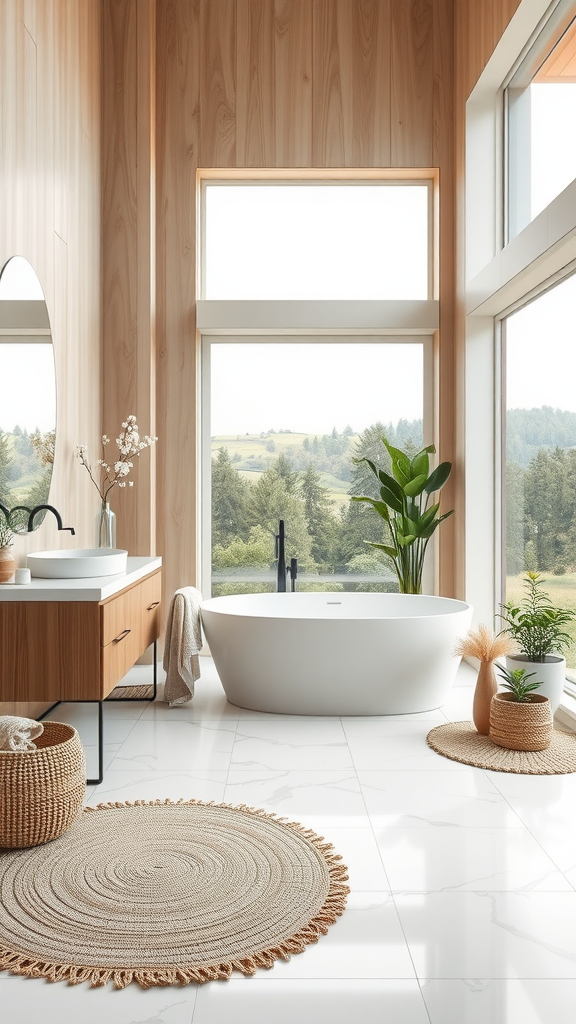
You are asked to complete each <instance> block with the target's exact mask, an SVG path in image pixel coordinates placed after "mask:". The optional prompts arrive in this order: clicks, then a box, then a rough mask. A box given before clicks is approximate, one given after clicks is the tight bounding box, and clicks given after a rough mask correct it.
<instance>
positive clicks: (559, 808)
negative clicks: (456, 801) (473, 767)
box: [486, 772, 576, 830]
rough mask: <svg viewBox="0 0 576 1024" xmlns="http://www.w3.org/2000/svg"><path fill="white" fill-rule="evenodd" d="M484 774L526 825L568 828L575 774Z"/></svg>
mask: <svg viewBox="0 0 576 1024" xmlns="http://www.w3.org/2000/svg"><path fill="white" fill-rule="evenodd" d="M486 775H487V776H488V777H489V778H490V779H491V781H492V782H493V784H494V786H495V787H496V789H497V790H498V792H499V793H501V794H502V796H503V797H504V798H505V800H506V801H507V802H508V803H509V805H510V807H512V808H513V809H514V811H515V812H516V814H517V815H518V817H519V818H520V819H521V820H522V821H523V822H524V824H525V825H527V826H528V828H529V829H531V830H532V829H549V828H552V827H559V828H562V827H564V828H566V829H570V828H571V825H572V823H573V821H574V808H575V807H576V774H569V775H511V774H508V773H507V772H487V773H486Z"/></svg>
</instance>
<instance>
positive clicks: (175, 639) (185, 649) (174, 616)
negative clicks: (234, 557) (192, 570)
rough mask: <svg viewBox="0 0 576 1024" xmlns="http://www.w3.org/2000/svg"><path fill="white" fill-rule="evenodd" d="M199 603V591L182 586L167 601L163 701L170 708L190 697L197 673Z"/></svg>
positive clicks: (199, 643)
mask: <svg viewBox="0 0 576 1024" xmlns="http://www.w3.org/2000/svg"><path fill="white" fill-rule="evenodd" d="M201 602H202V594H201V593H200V591H199V590H196V588H195V587H182V589H181V590H177V591H176V593H175V594H174V597H173V598H172V601H171V602H170V608H169V610H168V622H167V624H166V644H165V647H164V668H165V670H166V684H165V686H164V700H165V701H166V702H167V703H168V704H169V705H170V707H174V706H175V705H177V704H185V703H186V701H189V700H191V698H192V697H193V696H194V683H195V682H196V680H197V679H198V678H199V676H200V659H199V658H198V655H199V653H200V650H201V648H202V628H201V625H200V604H201Z"/></svg>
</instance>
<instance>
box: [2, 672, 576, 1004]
mask: <svg viewBox="0 0 576 1024" xmlns="http://www.w3.org/2000/svg"><path fill="white" fill-rule="evenodd" d="M150 677H151V667H150V666H149V665H143V666H135V668H134V669H133V670H131V672H130V673H129V674H128V677H126V679H125V680H123V682H124V683H125V685H129V684H134V685H142V683H147V682H149V681H150ZM475 680H476V673H475V671H474V670H473V669H472V668H470V666H466V665H464V666H461V667H460V669H459V672H458V675H457V679H456V683H455V685H454V687H453V689H452V691H451V692H450V695H449V698H448V701H447V703H446V705H445V706H444V707H443V708H442V709H438V710H436V711H432V712H428V713H425V714H423V715H417V716H379V717H374V718H366V717H363V716H359V717H353V716H350V717H346V718H344V719H339V718H306V717H300V716H282V715H269V714H263V713H259V712H254V711H250V710H247V709H242V708H236V707H234V706H233V705H231V704H229V703H228V702H227V700H226V698H225V694H224V692H223V690H222V687H221V685H220V682H219V680H218V676H217V673H216V671H215V668H214V665H213V662H212V661H211V659H209V658H201V677H200V679H199V680H198V683H197V686H196V694H195V697H194V699H193V701H191V702H190V703H189V704H187V705H183V706H181V707H180V708H174V709H171V708H168V706H167V705H166V704H165V703H163V702H162V699H161V698H162V692H163V687H162V681H163V673H162V670H161V669H160V670H159V683H160V685H159V699H158V700H157V701H156V702H155V703H154V704H150V703H147V702H145V701H138V702H131V703H123V702H105V704H104V717H105V727H104V728H105V733H104V735H105V758H104V759H105V763H106V764H107V765H109V767H107V769H106V772H105V776H104V781H103V782H102V784H101V785H100V786H97V787H94V786H91V787H89V788H88V790H87V801H88V802H89V803H91V804H92V805H95V804H97V803H100V802H102V803H107V802H112V801H114V802H115V801H124V800H126V801H133V800H138V799H148V800H156V799H165V798H166V797H168V798H169V799H172V800H178V799H179V798H180V797H182V798H184V799H194V798H195V799H199V800H206V801H208V800H214V801H216V802H221V801H226V802H230V803H233V804H240V803H245V804H248V805H249V806H254V807H263V808H264V809H265V810H268V811H270V812H274V813H276V814H278V815H279V816H281V817H282V816H284V817H286V818H288V819H289V820H292V821H300V822H302V823H303V824H305V825H307V826H308V827H310V828H313V829H314V830H315V831H316V832H317V833H319V834H320V835H322V836H325V838H326V839H327V840H328V841H329V842H331V843H333V845H334V847H335V849H336V850H337V852H338V853H339V854H341V856H342V859H343V861H344V863H346V864H347V866H348V867H349V870H350V881H349V884H350V887H351V890H352V891H351V895H350V899H349V906H348V908H347V909H346V911H345V913H344V915H343V916H342V918H340V919H339V921H338V922H337V924H336V925H335V926H334V927H332V928H331V929H330V930H329V932H328V934H327V935H326V936H323V937H322V938H321V939H320V940H319V942H318V943H317V944H316V945H314V946H311V947H309V949H307V950H306V951H305V952H304V953H303V954H301V955H299V956H294V957H292V959H291V961H290V962H288V963H277V964H276V966H275V967H274V968H273V969H272V970H271V971H270V972H266V971H259V972H258V973H257V975H256V977H255V978H252V979H245V978H242V977H240V976H237V977H236V976H235V977H234V978H233V979H232V980H230V981H229V982H226V983H211V984H207V985H204V986H201V987H199V988H198V989H196V988H195V987H194V986H187V987H186V988H184V989H180V988H177V987H175V988H167V989H160V988H159V989H150V990H149V991H147V992H143V991H142V990H140V989H139V988H137V987H136V986H130V987H129V988H128V989H126V990H125V991H123V992H115V991H114V990H112V989H111V988H110V987H108V988H106V989H94V990H91V989H88V988H87V986H86V985H79V986H77V987H68V986H66V985H63V984H54V985H49V984H47V983H45V982H42V981H37V980H32V981H31V980H28V979H21V978H16V977H14V976H12V975H9V974H6V973H2V974H0V1006H1V1010H0V1017H1V1019H2V1021H4V1019H6V1022H7V1024H36V1022H37V1021H42V1024H62V1022H68V1021H74V1022H76V1021H81V1022H82V1024H96V1021H97V1022H98V1024H101V1022H102V1021H103V1022H105V1024H231V1022H234V1024H248V1022H249V1024H288V1022H289V1024H293V1022H294V1021H295V1020H301V1021H302V1024H318V1022H322V1024H323V1022H324V1020H326V1021H328V1022H329V1024H349V1022H350V1021H357V1022H358V1024H388V1022H390V1024H573V1021H574V1020H576V1014H575V1012H574V1006H575V1005H576V928H575V926H574V921H575V920H576V891H575V890H576V853H575V852H574V851H575V850H576V813H575V808H576V775H564V776H516V775H507V774H504V773H501V772H484V771H480V770H478V769H475V768H469V767H466V766H464V765H460V764H458V763H457V762H451V761H448V760H446V759H444V758H440V757H437V755H434V754H433V752H432V751H430V749H429V748H428V747H427V745H426V734H427V732H428V730H429V729H430V728H431V727H432V726H433V725H435V724H437V723H439V722H441V721H443V720H466V719H469V718H470V713H471V706H472V695H473V689H474V684H475ZM50 717H51V718H53V719H54V720H60V721H69V722H70V723H71V724H73V725H74V726H75V727H76V728H78V730H79V733H80V735H81V738H82V740H83V742H84V743H85V745H86V748H87V754H88V757H89V766H90V767H89V771H90V772H91V771H92V769H94V770H95V762H94V757H95V754H96V746H95V743H96V715H95V708H94V706H91V705H89V704H74V703H67V704H61V705H60V706H59V707H58V708H56V709H55V710H54V711H53V712H52V713H51V716H50ZM417 978H419V979H420V981H421V988H422V990H421V989H420V986H419V983H418V981H417ZM422 979H424V980H422ZM6 1011H7V1012H6Z"/></svg>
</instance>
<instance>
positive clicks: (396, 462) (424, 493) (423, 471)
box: [351, 437, 454, 594]
mask: <svg viewBox="0 0 576 1024" xmlns="http://www.w3.org/2000/svg"><path fill="white" fill-rule="evenodd" d="M382 441H383V443H384V445H385V446H386V449H387V451H388V454H389V455H390V458H391V460H392V476H390V474H389V473H385V472H384V470H382V469H378V467H377V466H376V465H375V464H374V463H373V462H372V461H371V460H370V459H361V460H360V461H362V462H366V463H367V465H368V466H369V467H370V470H371V472H372V473H373V474H374V476H375V477H376V479H377V481H378V485H379V489H380V498H379V499H376V498H368V497H365V496H356V495H354V496H353V497H352V498H351V500H352V501H365V502H367V503H368V504H369V505H372V507H373V508H374V509H375V510H376V512H377V513H378V515H379V516H381V517H382V519H383V520H384V521H385V523H386V524H387V526H388V529H389V532H390V540H391V543H390V544H378V543H376V542H374V541H369V542H368V543H370V544H371V546H372V547H375V548H378V549H379V550H380V551H383V552H384V554H385V555H387V556H388V557H389V558H390V559H391V561H392V564H393V566H394V570H395V572H396V576H397V577H398V584H399V587H400V593H401V594H421V593H422V570H423V568H424V557H425V555H426V548H427V547H428V542H429V541H430V538H431V537H432V535H433V534H434V533H435V531H436V530H437V529H438V527H439V525H440V523H441V522H443V521H444V519H448V516H451V515H452V512H453V511H454V510H453V509H451V511H450V512H445V513H444V515H439V514H438V513H439V510H440V502H439V501H437V502H434V504H432V505H430V500H431V495H432V494H434V493H435V492H437V491H440V490H441V489H442V487H443V486H444V484H445V483H446V481H447V479H448V477H449V476H450V472H451V470H452V463H450V462H441V463H440V465H439V466H437V467H436V469H434V470H433V471H432V472H430V459H429V456H430V455H433V454H434V453H435V452H436V448H435V447H434V445H433V444H429V445H428V446H427V447H426V448H423V449H422V451H419V452H418V453H417V454H416V455H415V456H414V458H412V459H411V458H410V457H409V455H408V454H407V453H406V452H403V451H401V450H400V449H399V448H394V447H393V446H392V445H391V444H389V443H388V441H387V440H386V438H385V437H382Z"/></svg>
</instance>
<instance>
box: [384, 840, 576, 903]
mask: <svg viewBox="0 0 576 1024" xmlns="http://www.w3.org/2000/svg"><path fill="white" fill-rule="evenodd" d="M376 839H377V843H378V847H379V849H380V853H381V855H382V861H383V864H384V867H385V870H386V874H387V876H388V879H389V882H390V885H391V888H392V889H393V890H394V891H395V892H438V891H458V890H460V891H475V892H478V891H482V892H486V891H488V892H510V891H526V892H531V891H543V892H570V890H571V889H572V886H571V884H570V882H569V881H568V880H567V879H566V878H565V877H564V875H563V874H562V872H561V871H559V870H558V867H557V866H556V864H555V863H554V862H553V860H551V859H550V857H547V856H546V854H545V852H544V850H543V849H542V847H541V846H540V845H539V843H537V842H536V839H535V838H534V837H533V836H532V835H530V833H529V832H528V830H527V829H525V828H505V829H504V828H462V827H456V826H450V825H448V826H446V827H444V828H405V829H400V828H382V829H377V830H376Z"/></svg>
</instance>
